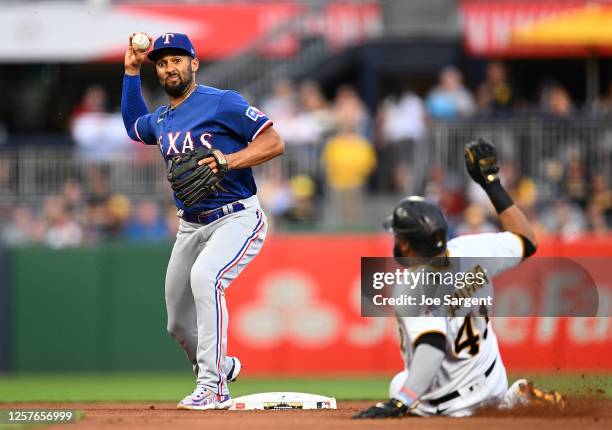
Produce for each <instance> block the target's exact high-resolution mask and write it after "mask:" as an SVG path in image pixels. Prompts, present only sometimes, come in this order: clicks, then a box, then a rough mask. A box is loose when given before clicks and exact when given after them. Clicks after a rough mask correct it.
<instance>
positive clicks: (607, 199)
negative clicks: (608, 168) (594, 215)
mask: <svg viewBox="0 0 612 430" xmlns="http://www.w3.org/2000/svg"><path fill="white" fill-rule="evenodd" d="M587 210H596V211H598V212H600V213H601V215H602V217H603V220H604V221H605V223H606V225H607V226H608V227H612V190H610V188H609V187H608V184H607V183H606V179H605V178H604V176H603V175H601V174H596V175H593V180H592V182H591V196H590V199H589V207H587Z"/></svg>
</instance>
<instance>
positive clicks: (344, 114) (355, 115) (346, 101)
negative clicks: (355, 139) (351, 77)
mask: <svg viewBox="0 0 612 430" xmlns="http://www.w3.org/2000/svg"><path fill="white" fill-rule="evenodd" d="M332 116H333V118H334V127H335V129H336V130H337V131H339V132H340V133H346V132H347V130H351V133H357V134H359V135H360V136H362V137H364V138H366V139H368V138H369V137H370V135H371V119H370V115H369V113H368V111H367V109H366V107H365V104H364V103H363V101H362V100H361V98H359V95H358V94H357V92H356V91H355V89H354V88H353V87H351V86H349V85H343V86H341V87H340V88H338V91H337V92H336V97H335V99H334V103H333V107H332Z"/></svg>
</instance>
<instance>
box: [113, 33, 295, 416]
mask: <svg viewBox="0 0 612 430" xmlns="http://www.w3.org/2000/svg"><path fill="white" fill-rule="evenodd" d="M131 39H132V37H130V45H129V47H128V49H127V51H126V53H125V75H124V79H123V94H122V103H121V108H122V114H123V120H124V124H125V127H126V130H127V132H128V134H129V136H130V137H131V138H132V139H134V140H136V141H139V142H142V143H144V144H147V145H155V146H157V148H158V150H159V151H160V152H161V155H162V157H163V158H164V160H165V161H166V163H167V164H168V166H169V167H168V169H169V172H171V171H172V169H171V167H172V166H173V165H174V166H176V163H177V160H179V163H180V158H181V157H185V156H189V155H190V153H192V152H194V151H210V152H211V153H214V156H213V155H211V156H209V157H206V158H203V159H199V161H197V164H196V167H197V168H198V171H201V170H205V178H204V179H202V177H198V178H196V179H197V181H200V180H201V181H202V182H194V184H195V185H194V186H193V187H191V186H190V187H188V188H189V189H188V191H189V192H190V193H192V192H194V191H195V192H196V193H197V192H198V188H200V189H201V188H202V186H203V185H202V184H203V183H204V182H205V180H208V179H210V178H211V177H214V176H215V175H219V172H223V173H224V175H223V177H222V180H221V181H220V182H219V183H218V187H215V188H214V191H215V192H214V193H212V194H209V195H207V196H205V197H204V198H202V199H199V198H198V199H197V201H191V200H190V199H185V198H182V194H180V193H177V192H176V190H177V188H175V185H176V184H177V183H178V182H180V180H181V179H180V178H179V179H177V182H173V183H172V185H173V189H174V190H175V193H174V200H175V203H176V206H177V209H178V216H179V217H180V225H179V231H178V234H177V236H176V242H175V244H174V248H173V250H172V255H171V257H170V261H169V263H168V269H167V272H166V285H165V290H166V308H167V312H168V332H169V333H170V335H171V336H172V337H173V338H174V339H175V340H176V341H177V342H178V343H179V345H180V346H181V347H182V348H183V349H184V350H185V352H186V353H187V356H188V358H189V360H190V361H191V362H192V363H193V368H194V372H195V373H196V376H197V382H196V388H195V390H194V391H193V393H191V394H189V395H188V396H186V397H185V398H184V399H183V400H182V401H181V402H180V403H179V404H178V408H179V409H197V410H205V409H227V408H229V407H230V406H231V397H230V394H229V391H228V388H227V382H228V381H231V380H233V379H235V378H236V376H237V375H238V373H239V372H240V369H241V363H240V361H239V360H238V359H237V358H236V357H228V356H227V355H226V351H227V326H228V313H227V307H226V303H225V290H226V288H227V287H228V286H229V285H230V283H231V282H232V281H233V280H234V279H236V277H237V276H238V275H239V274H240V272H241V271H242V270H243V269H244V268H245V267H246V266H247V264H249V262H251V261H252V260H253V258H255V256H256V255H257V254H258V253H259V251H260V250H261V247H262V245H263V242H264V238H265V236H266V231H267V222H266V216H265V214H264V213H263V211H262V210H261V207H260V206H259V202H258V200H257V197H256V192H257V188H256V186H255V181H254V179H253V174H252V171H251V167H252V166H255V165H258V164H261V163H264V162H266V161H268V160H270V159H272V158H274V157H277V156H279V155H281V154H282V153H283V152H284V143H283V141H282V139H281V138H280V136H279V135H278V133H277V132H276V131H275V130H274V128H273V127H272V121H271V120H270V119H268V118H267V117H266V115H265V114H263V113H262V112H261V111H259V110H258V109H257V108H255V107H253V106H251V105H250V104H249V103H248V102H247V101H246V100H245V99H244V98H243V97H242V96H241V95H240V94H238V93H237V92H234V91H226V90H219V89H216V88H212V87H207V86H204V85H198V84H197V83H196V80H195V78H196V76H195V75H196V72H197V71H198V68H199V62H198V59H197V57H196V53H195V49H194V47H193V45H192V43H191V41H190V40H189V38H188V37H187V36H186V35H184V34H179V33H165V34H162V35H161V36H160V37H158V38H157V39H156V40H155V42H154V44H153V48H152V49H151V50H150V51H149V52H148V53H146V52H142V51H139V50H137V49H135V48H134V47H132V44H131V41H132V40H131ZM145 58H148V59H149V60H151V61H152V62H153V63H154V64H155V68H156V71H157V77H158V79H159V82H160V84H161V85H162V87H163V88H164V90H165V91H166V93H167V94H168V96H169V104H168V105H167V106H161V107H159V108H157V109H156V110H155V111H153V112H152V113H151V112H149V110H148V109H147V106H146V104H145V102H144V100H143V97H142V95H141V82H140V69H141V66H142V64H143V63H144V61H145ZM170 177H171V176H170V175H169V179H170ZM171 182H172V180H171ZM177 194H178V195H177ZM202 194H203V193H202ZM197 195H198V196H199V195H200V194H197Z"/></svg>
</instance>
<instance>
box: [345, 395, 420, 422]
mask: <svg viewBox="0 0 612 430" xmlns="http://www.w3.org/2000/svg"><path fill="white" fill-rule="evenodd" d="M406 415H408V406H406V405H405V404H403V403H402V402H401V401H400V400H397V399H391V400H389V401H388V402H387V403H377V404H376V405H374V406H372V407H370V408H368V409H366V410H364V411H361V412H359V413H358V414H357V415H353V419H361V418H399V417H403V416H406Z"/></svg>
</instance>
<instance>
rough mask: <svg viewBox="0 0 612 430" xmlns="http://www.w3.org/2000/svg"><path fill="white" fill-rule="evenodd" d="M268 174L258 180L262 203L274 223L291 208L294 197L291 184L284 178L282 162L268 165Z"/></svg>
mask: <svg viewBox="0 0 612 430" xmlns="http://www.w3.org/2000/svg"><path fill="white" fill-rule="evenodd" d="M266 167H267V172H268V174H267V175H266V177H264V178H262V179H261V180H258V186H257V189H258V193H259V199H260V201H261V205H262V207H263V208H264V210H265V212H266V214H268V216H269V217H270V218H271V221H272V222H273V223H276V222H278V221H279V220H280V219H281V218H282V217H283V215H284V214H285V213H286V212H287V211H288V210H289V209H290V208H291V205H292V204H293V202H292V197H291V190H290V189H289V185H288V184H287V182H286V181H285V180H284V178H283V170H282V164H281V163H278V162H274V160H272V162H271V163H270V164H267V165H266Z"/></svg>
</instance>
